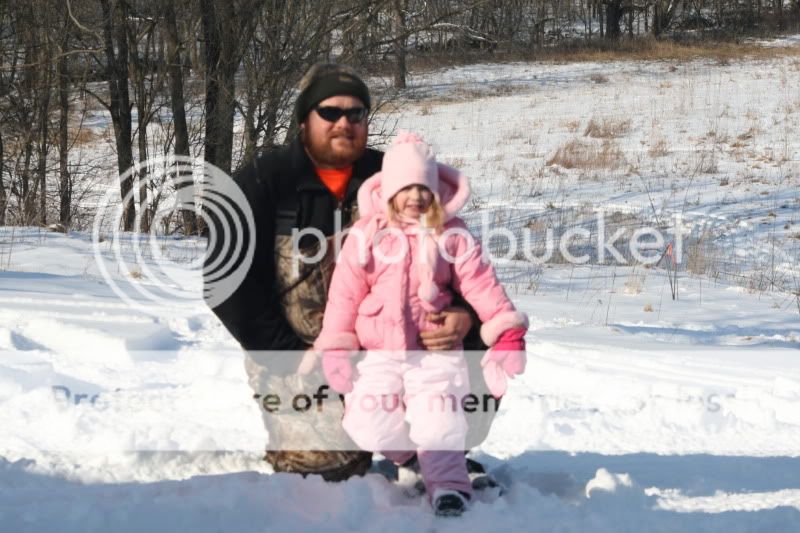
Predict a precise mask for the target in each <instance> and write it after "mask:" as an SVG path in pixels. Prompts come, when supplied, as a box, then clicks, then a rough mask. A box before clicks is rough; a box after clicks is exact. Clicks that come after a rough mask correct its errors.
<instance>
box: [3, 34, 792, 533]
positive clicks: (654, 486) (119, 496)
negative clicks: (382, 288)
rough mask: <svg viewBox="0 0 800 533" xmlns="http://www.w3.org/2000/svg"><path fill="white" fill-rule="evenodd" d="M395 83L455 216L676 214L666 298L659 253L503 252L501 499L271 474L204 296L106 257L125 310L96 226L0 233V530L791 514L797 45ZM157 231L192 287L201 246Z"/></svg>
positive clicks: (499, 526)
mask: <svg viewBox="0 0 800 533" xmlns="http://www.w3.org/2000/svg"><path fill="white" fill-rule="evenodd" d="M788 46H793V44H792V43H789V44H788ZM411 81H412V83H411V85H412V89H411V93H412V96H413V98H411V99H410V100H409V101H408V103H407V105H406V106H405V107H404V108H403V114H402V115H400V116H399V117H398V118H399V126H400V127H403V128H408V129H413V130H417V131H420V132H422V133H423V134H424V135H425V136H426V138H428V139H429V140H430V141H431V142H432V143H433V144H434V145H435V146H436V147H437V148H438V153H439V154H440V159H442V160H444V161H447V162H450V163H452V164H454V165H456V166H458V167H460V168H463V169H464V170H465V171H466V172H467V174H468V175H470V176H472V177H473V183H474V189H475V193H476V194H475V200H474V201H473V203H472V205H471V207H470V208H471V212H470V213H469V216H470V217H474V218H472V219H471V220H478V217H479V216H480V215H481V214H482V213H490V214H491V216H492V217H495V220H502V221H503V223H504V224H505V223H506V222H507V223H508V224H511V225H514V224H518V225H520V224H521V225H525V224H529V225H530V224H531V223H532V222H535V221H536V220H539V221H542V220H546V221H548V223H550V224H551V225H559V224H562V225H566V226H575V225H581V224H583V223H584V222H586V220H587V219H588V217H587V216H585V213H588V212H591V211H592V209H593V208H602V209H604V210H606V211H607V212H610V213H615V214H617V215H618V217H617V219H616V220H617V221H619V220H622V221H623V222H624V221H632V222H631V223H632V224H639V225H642V224H647V223H649V222H652V220H651V219H655V218H656V217H658V218H659V219H669V218H670V217H673V216H674V215H677V214H680V215H681V216H682V217H683V224H684V225H683V226H682V228H683V229H684V230H685V232H686V237H687V240H686V260H687V261H689V259H692V262H691V264H690V267H691V268H690V269H689V270H688V271H687V270H686V269H685V268H681V271H680V273H679V280H678V287H677V291H676V292H677V299H673V298H672V291H671V288H670V283H669V280H668V275H667V272H666V270H665V269H664V268H662V267H654V268H644V267H642V266H641V265H639V266H636V267H633V266H625V265H603V266H598V265H594V266H589V265H585V266H581V265H575V266H573V265H570V264H565V263H562V262H557V261H556V262H552V263H547V264H545V265H543V266H541V267H539V266H535V265H527V266H524V268H520V265H521V264H520V262H516V263H513V266H502V267H500V269H501V272H503V275H504V277H506V279H508V280H509V282H510V283H509V288H510V292H511V293H512V296H513V298H514V299H515V301H516V302H517V303H518V305H519V306H520V307H521V308H522V309H523V310H525V311H526V312H528V313H529V315H530V316H531V318H532V327H531V331H530V333H529V335H528V339H527V340H528V355H529V364H528V367H527V371H526V373H525V374H524V375H523V376H521V377H520V378H518V379H516V380H514V381H513V382H512V383H511V388H510V392H509V395H508V396H507V398H506V399H505V401H504V403H503V405H502V409H501V412H500V413H499V415H498V417H497V419H496V420H495V422H494V425H493V427H492V432H491V434H490V435H489V438H488V439H487V440H486V442H485V443H484V444H483V445H482V446H481V447H480V448H479V449H476V450H474V451H473V455H474V456H475V457H476V458H478V459H480V460H482V461H484V462H485V463H486V464H487V465H488V466H489V467H490V468H491V469H492V471H493V472H494V474H495V475H496V476H497V477H498V478H499V479H500V480H501V481H503V482H504V483H506V484H507V485H508V486H509V491H508V493H507V494H506V495H505V496H504V497H502V498H500V499H497V500H491V501H490V500H488V499H487V500H486V501H478V502H476V504H475V505H474V506H473V507H472V509H471V510H470V511H469V513H468V514H466V515H465V516H464V517H463V518H462V519H459V520H443V519H436V518H434V517H433V516H432V515H431V513H430V510H429V509H428V508H427V504H426V503H425V502H424V501H423V500H421V499H418V498H415V499H411V498H408V497H406V496H405V495H403V494H402V491H401V490H400V489H399V488H398V487H397V486H394V485H391V484H389V483H388V482H387V481H386V480H385V479H384V478H383V477H381V476H379V475H377V474H371V475H368V476H366V477H365V478H359V479H352V480H350V481H347V482H345V483H340V484H328V483H324V482H323V481H322V480H321V479H317V478H309V479H301V478H299V477H296V476H291V475H285V474H272V472H271V469H270V468H269V466H268V465H267V464H265V463H264V462H263V461H261V460H260V456H261V454H260V452H261V451H262V450H263V446H264V444H265V441H266V438H267V436H266V434H265V432H264V430H263V427H262V425H261V420H260V415H259V412H258V409H257V407H256V404H255V403H254V402H253V401H252V398H251V396H252V391H251V390H250V389H249V388H248V386H247V383H246V378H245V373H244V371H243V368H242V361H243V358H242V354H241V352H240V351H239V350H238V347H237V345H236V343H235V342H234V341H233V340H232V339H231V338H230V337H229V335H228V334H227V332H226V331H225V330H224V328H222V327H221V325H220V324H219V323H218V322H217V320H216V318H215V317H214V315H213V314H212V313H211V312H210V311H209V310H208V309H207V308H206V307H205V306H204V305H203V303H202V301H201V299H200V297H199V293H197V292H196V291H194V292H193V291H192V290H190V289H185V291H184V292H185V298H181V299H170V298H169V296H168V292H167V290H168V289H169V290H181V287H178V288H177V289H176V288H175V287H165V286H163V285H162V286H159V285H158V284H157V283H155V281H154V280H152V279H148V277H147V276H146V268H141V269H140V270H135V272H136V275H133V276H132V275H130V274H128V272H130V269H128V270H126V269H124V268H118V269H116V270H114V269H111V271H110V274H111V276H112V277H113V279H114V281H115V283H116V286H117V287H118V289H119V290H121V291H123V292H124V293H125V294H126V295H128V297H130V298H131V299H133V300H135V301H137V303H139V304H140V306H139V307H137V308H135V309H134V308H131V307H130V306H129V305H127V304H126V303H125V302H123V301H122V300H121V299H120V298H119V296H118V295H117V294H116V293H115V292H114V290H112V288H111V286H110V285H109V283H108V281H107V280H106V279H104V278H103V276H102V275H101V272H100V270H99V269H98V266H97V264H96V262H95V258H94V256H93V250H92V242H91V236H90V235H89V234H86V233H70V234H68V235H61V234H56V233H48V232H45V231H42V230H37V229H30V228H27V229H20V228H2V229H0V352H2V355H1V356H0V427H2V428H3V431H2V433H1V434H0V530H2V531H9V532H10V531H76V532H77V531H81V532H83V531H115V532H119V531H136V532H141V531H147V530H149V531H188V530H191V531H197V532H205V531H277V530H285V529H289V528H291V529H293V530H296V531H312V530H313V531H340V530H341V531H344V530H354V529H355V530H360V529H364V530H380V531H404V530H424V531H450V530H452V531H456V530H459V531H465V530H466V531H473V530H474V531H485V530H487V529H494V530H501V531H506V530H525V531H553V530H557V531H587V530H588V531H714V532H716V531H725V532H726V533H727V532H738V531H742V532H745V531H748V532H749V531H798V530H800V309H799V308H798V304H797V300H796V296H795V295H793V294H792V291H793V290H795V291H796V290H800V283H798V280H800V273H799V272H798V270H797V265H798V259H799V258H800V254H798V249H799V248H800V226H798V216H800V140H798V138H799V137H800V136H798V135H797V132H798V131H800V128H798V126H800V63H798V61H797V60H796V59H794V58H792V57H787V58H776V59H774V60H771V61H759V62H756V61H746V62H741V63H731V64H727V65H718V64H713V63H709V62H705V61H700V60H698V61H696V62H690V63H683V64H678V63H676V64H672V63H670V62H649V63H638V62H637V63H634V62H630V63H629V62H623V63H614V64H600V63H598V64H586V63H585V64H577V65H576V64H570V65H542V64H506V65H477V66H471V67H463V68H456V69H451V70H447V71H442V72H436V73H431V74H426V75H424V76H423V75H420V76H417V77H414V78H412V80H411ZM592 122H594V126H592ZM587 132H594V133H590V134H589V135H587V134H586V133H587ZM597 132H600V133H599V134H597V136H593V135H595V134H596V133H597ZM567 145H571V149H570V150H571V151H570V150H562V153H561V154H560V155H559V149H561V148H564V147H565V146H567ZM604 146H605V148H604ZM598 154H599V155H598ZM603 154H605V155H603ZM575 162H577V163H578V164H573V163H575ZM561 163H564V164H561ZM511 207H515V208H516V209H515V210H513V216H512V215H509V213H511V212H512V210H511V209H510V208H511ZM623 215H630V218H625V217H623ZM504 216H505V217H506V218H502V217H504ZM497 217H500V218H499V219H498V218H497ZM509 221H511V222H513V224H512V223H511V222H509ZM700 237H702V239H701V238H700ZM133 239H135V237H130V236H126V244H125V245H124V246H123V251H124V252H125V253H126V254H128V255H129V252H130V251H131V250H132V249H133V248H132V242H133ZM157 244H158V247H159V249H160V250H161V252H162V253H163V257H164V258H166V259H168V263H169V264H168V265H167V266H166V268H167V269H168V270H170V271H171V272H172V273H174V272H179V273H181V275H182V276H183V277H184V279H185V281H186V283H185V284H181V286H182V287H189V288H191V287H193V286H194V287H196V286H199V274H198V272H197V270H196V268H193V265H195V264H196V263H194V262H193V261H195V260H196V259H197V257H198V256H199V255H200V254H202V250H203V242H202V241H200V240H194V239H186V240H181V239H172V238H167V237H164V238H161V240H159V241H158V242H157ZM100 252H101V254H103V257H104V258H105V260H107V261H110V262H113V261H114V256H113V251H112V248H111V246H110V244H107V245H103V246H101V247H100ZM692 254H694V255H692ZM128 255H126V257H127V256H128ZM163 262H164V261H161V263H162V264H161V265H159V264H157V263H158V261H156V259H149V260H148V261H147V263H146V264H145V265H139V266H140V267H142V266H144V267H150V268H152V269H158V268H159V267H161V266H163ZM520 272H522V275H520ZM137 284H147V286H148V288H149V289H150V290H151V293H150V294H156V295H157V294H159V291H161V293H162V294H163V298H159V299H157V300H156V299H153V298H147V297H145V296H144V294H143V293H142V292H141V291H139V290H137Z"/></svg>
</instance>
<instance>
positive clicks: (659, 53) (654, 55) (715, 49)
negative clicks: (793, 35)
mask: <svg viewBox="0 0 800 533" xmlns="http://www.w3.org/2000/svg"><path fill="white" fill-rule="evenodd" d="M778 57H800V47H797V46H794V47H774V48H766V47H763V46H759V45H757V44H754V43H736V42H715V41H705V42H696V43H675V42H670V41H660V40H655V39H652V38H646V39H637V40H634V41H632V42H630V41H628V42H619V43H599V42H598V43H593V44H592V45H590V46H580V47H567V46H565V47H558V48H552V49H547V48H546V49H543V50H537V51H536V57H535V58H536V59H539V60H543V61H548V60H549V61H556V62H567V63H574V62H584V61H624V60H651V61H652V60H671V61H691V60H693V59H701V58H708V59H713V60H715V61H716V64H717V65H719V66H724V65H727V64H729V63H730V62H731V61H736V60H740V59H743V58H752V59H772V58H778ZM670 68H675V67H674V65H672V66H670Z"/></svg>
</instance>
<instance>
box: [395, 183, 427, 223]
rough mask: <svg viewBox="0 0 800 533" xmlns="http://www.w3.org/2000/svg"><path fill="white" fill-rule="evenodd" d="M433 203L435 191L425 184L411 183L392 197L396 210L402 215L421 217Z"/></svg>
mask: <svg viewBox="0 0 800 533" xmlns="http://www.w3.org/2000/svg"><path fill="white" fill-rule="evenodd" d="M432 203H433V193H432V192H431V190H430V189H429V188H427V187H425V186H424V185H409V186H408V187H405V188H403V189H400V190H399V191H397V194H395V195H394V196H393V197H392V205H393V206H394V210H395V211H396V212H397V213H399V214H400V215H403V216H406V217H409V218H414V219H419V217H420V216H422V214H423V213H425V211H427V210H428V208H429V207H430V206H431V204H432Z"/></svg>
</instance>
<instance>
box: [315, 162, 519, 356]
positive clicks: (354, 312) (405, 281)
mask: <svg viewBox="0 0 800 533" xmlns="http://www.w3.org/2000/svg"><path fill="white" fill-rule="evenodd" d="M433 164H435V165H436V168H437V169H438V176H437V177H438V180H437V181H438V191H434V192H435V193H438V194H436V196H437V197H438V200H439V202H440V205H441V206H442V207H443V209H444V213H445V220H446V222H445V224H444V227H443V230H442V232H441V233H439V234H438V235H433V234H432V233H431V232H430V231H428V232H426V230H424V229H422V228H421V227H420V225H419V223H418V222H417V221H413V222H411V223H409V222H405V223H403V222H394V221H392V222H390V221H389V218H388V201H389V198H384V197H383V195H382V194H381V172H379V173H377V174H375V175H374V176H372V177H371V178H370V179H368V180H367V181H366V182H365V183H364V184H363V185H362V186H361V189H360V190H359V194H358V208H359V213H360V216H361V218H360V219H359V220H358V221H357V222H356V223H355V224H354V225H353V226H352V228H351V231H350V233H349V234H348V236H347V239H346V241H345V244H344V246H343V247H342V251H341V255H340V257H339V262H338V264H337V266H336V269H335V271H334V274H333V278H332V280H331V286H330V289H329V292H328V303H327V306H326V308H325V316H324V319H323V324H322V332H321V333H320V335H319V337H318V338H317V340H316V342H315V343H314V348H315V350H316V351H317V352H323V351H327V350H358V349H361V348H363V349H367V350H422V349H424V347H423V346H422V345H421V343H420V342H419V340H418V339H419V337H418V336H419V333H420V332H421V331H426V330H429V329H434V328H435V327H438V326H437V325H434V324H431V323H430V322H429V321H427V320H426V315H427V313H428V312H436V311H441V310H442V309H444V308H445V307H447V306H448V305H449V304H450V303H451V301H452V293H451V289H453V290H455V291H458V292H459V293H460V294H461V295H462V296H463V297H464V299H465V300H466V301H467V302H469V304H470V305H471V306H472V307H473V308H474V309H475V311H476V312H477V314H478V317H479V318H480V320H481V322H482V326H481V329H480V334H481V338H482V339H483V341H484V342H485V343H486V344H487V345H488V346H492V345H493V344H494V343H495V341H496V340H497V339H498V337H499V336H500V335H501V334H502V333H503V332H504V331H506V330H508V329H511V328H518V327H524V328H527V326H528V319H527V316H526V315H525V314H523V313H520V312H519V311H517V310H516V309H515V308H514V305H513V304H512V303H511V301H510V300H509V298H508V296H506V293H505V291H504V289H503V287H502V285H500V283H499V282H498V280H497V276H496V275H495V272H494V269H493V268H492V266H491V264H489V263H488V262H484V261H483V257H482V251H481V247H480V245H479V243H478V242H477V240H475V239H474V238H472V236H471V235H470V234H469V232H468V230H467V227H466V225H465V224H464V222H463V221H462V220H461V219H460V218H458V217H456V214H457V213H458V212H459V210H461V208H462V207H463V206H464V205H465V204H466V202H467V200H468V198H469V194H470V189H469V184H468V182H467V178H466V177H465V176H464V175H462V174H461V173H460V172H459V171H458V170H456V169H454V168H452V167H449V166H447V165H443V164H440V163H435V162H434V163H433ZM417 167H418V165H417ZM409 168H412V169H413V168H416V167H415V166H414V165H410V166H409ZM392 171H393V172H396V171H397V169H392ZM382 172H386V160H385V161H384V171H382ZM412 172H413V170H412ZM409 182H415V180H414V179H410V180H409ZM416 182H418V181H416ZM387 183H390V182H387ZM376 234H380V235H379V238H378V239H374V237H375V236H376ZM373 243H374V245H373ZM421 247H422V250H420V248H421ZM447 257H449V258H450V259H451V260H450V261H448V260H446V258H447ZM431 265H432V266H433V268H431V267H430V266H431Z"/></svg>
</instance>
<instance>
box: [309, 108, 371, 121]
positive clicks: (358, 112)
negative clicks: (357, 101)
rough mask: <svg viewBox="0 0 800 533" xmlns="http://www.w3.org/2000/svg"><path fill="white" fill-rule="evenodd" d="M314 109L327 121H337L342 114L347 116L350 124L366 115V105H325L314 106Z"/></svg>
mask: <svg viewBox="0 0 800 533" xmlns="http://www.w3.org/2000/svg"><path fill="white" fill-rule="evenodd" d="M314 109H315V110H316V111H317V114H318V115H319V116H320V117H322V119H323V120H327V121H328V122H338V120H339V119H340V118H342V117H343V116H344V117H347V122H349V123H350V124H358V123H359V122H361V121H362V120H364V118H365V117H366V116H367V108H366V107H351V108H350V109H342V108H341V107H335V106H325V107H315V108H314Z"/></svg>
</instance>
